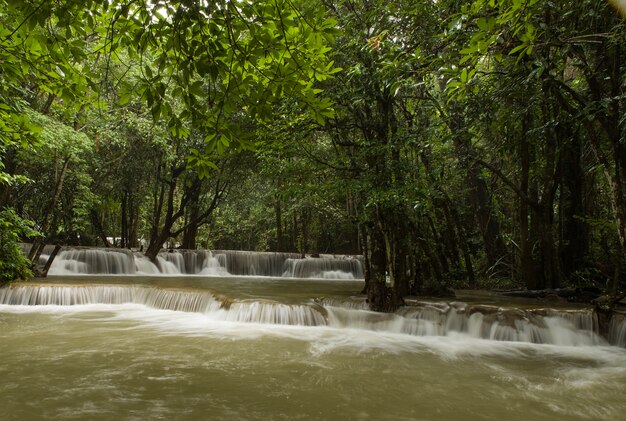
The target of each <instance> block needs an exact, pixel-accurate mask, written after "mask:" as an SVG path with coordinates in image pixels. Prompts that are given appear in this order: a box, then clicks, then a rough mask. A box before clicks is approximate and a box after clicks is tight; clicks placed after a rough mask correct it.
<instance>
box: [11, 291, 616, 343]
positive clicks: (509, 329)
mask: <svg viewBox="0 0 626 421" xmlns="http://www.w3.org/2000/svg"><path fill="white" fill-rule="evenodd" d="M125 303H134V304H140V305H144V306H146V307H149V308H154V309H160V310H172V311H180V312H194V313H202V314H205V315H206V316H207V317H208V318H210V319H212V320H216V321H226V322H238V323H262V324H279V325H297V326H327V327H329V328H335V329H361V330H370V331H380V332H387V333H395V334H406V335H417V336H454V335H465V336H468V337H473V338H479V339H488V340H497V341H514V342H528V343H536V344H554V345H562V346H592V345H607V344H608V343H610V344H612V345H617V346H621V347H624V346H626V318H625V317H621V318H620V317H616V318H614V319H613V322H612V324H611V334H610V335H609V338H608V342H607V341H606V340H604V339H603V338H602V337H601V336H600V335H599V329H598V321H597V318H596V316H595V314H594V313H593V311H591V310H588V309H584V310H556V309H518V308H503V307H496V306H487V305H474V304H466V303H461V302H451V303H447V302H418V303H416V304H415V305H411V306H406V307H403V308H401V309H400V310H398V311H397V312H396V313H392V314H385V313H375V312H371V311H367V310H365V309H364V308H365V303H364V301H363V300H358V299H351V300H347V301H341V300H336V299H319V300H314V301H311V302H309V303H304V304H283V303H279V302H275V301H267V300H230V299H227V298H224V297H217V296H215V295H213V294H212V293H210V292H208V291H202V290H197V291H196V290H193V291H187V290H176V289H163V288H156V287H149V286H106V285H97V286H85V285H81V286H67V285H13V286H9V287H5V288H1V289H0V305H23V306H26V305H28V306H37V305H57V306H71V305H86V304H125Z"/></svg>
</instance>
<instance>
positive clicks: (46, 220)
mask: <svg viewBox="0 0 626 421" xmlns="http://www.w3.org/2000/svg"><path fill="white" fill-rule="evenodd" d="M70 160H71V156H66V157H65V159H64V160H63V166H62V167H61V171H60V173H59V174H58V176H57V180H56V184H55V187H54V194H53V196H52V200H51V202H50V206H49V207H48V209H46V212H45V214H44V217H43V220H42V223H41V228H40V229H41V232H42V234H43V235H44V236H43V237H37V238H36V239H35V241H33V246H32V247H31V249H30V252H29V253H28V258H29V259H30V261H31V262H33V263H37V261H38V260H39V256H40V255H41V252H42V251H43V248H44V246H45V245H46V244H45V243H46V240H47V238H48V237H49V236H50V235H51V232H49V231H50V224H51V222H52V217H53V215H54V211H55V209H56V206H57V203H58V201H59V197H61V192H62V191H63V183H64V182H65V175H66V174H67V169H68V167H69V165H70Z"/></svg>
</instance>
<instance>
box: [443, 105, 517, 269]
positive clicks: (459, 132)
mask: <svg viewBox="0 0 626 421" xmlns="http://www.w3.org/2000/svg"><path fill="white" fill-rule="evenodd" d="M449 127H450V130H451V132H452V136H453V138H454V146H455V150H456V152H457V156H458V159H459V162H460V164H461V165H462V166H463V168H464V169H465V179H466V182H467V187H468V191H467V195H468V199H469V204H470V206H471V208H472V210H473V212H474V215H476V221H477V222H478V227H479V229H480V233H481V235H482V238H483V243H484V247H485V254H486V256H487V264H488V265H489V268H488V270H489V272H491V273H497V274H499V275H500V276H506V275H507V274H508V273H509V271H510V268H509V266H508V263H509V262H508V261H509V255H508V251H507V249H506V245H505V244H504V240H503V239H502V235H501V233H500V221H499V220H498V217H497V215H496V214H495V212H494V211H493V207H492V200H491V194H490V193H489V189H488V188H487V183H485V180H483V179H482V177H481V176H480V165H479V164H478V163H477V162H476V159H475V158H476V156H475V155H476V153H475V151H474V148H473V146H472V142H471V139H470V138H469V135H468V134H467V133H466V129H465V124H464V122H463V119H462V116H461V114H459V113H457V114H456V115H454V116H453V117H451V120H450V122H449Z"/></svg>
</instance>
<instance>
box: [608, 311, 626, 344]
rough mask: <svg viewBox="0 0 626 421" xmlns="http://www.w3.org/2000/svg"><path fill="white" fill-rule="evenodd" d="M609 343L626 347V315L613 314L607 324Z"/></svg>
mask: <svg viewBox="0 0 626 421" xmlns="http://www.w3.org/2000/svg"><path fill="white" fill-rule="evenodd" d="M609 342H610V343H611V344H614V345H617V346H621V347H623V348H624V347H626V315H624V314H614V315H613V317H611V323H610V324H609Z"/></svg>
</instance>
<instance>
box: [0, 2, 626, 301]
mask: <svg viewBox="0 0 626 421" xmlns="http://www.w3.org/2000/svg"><path fill="white" fill-rule="evenodd" d="M0 10H2V12H0V24H1V26H0V79H1V82H2V83H1V84H0V157H1V158H2V161H1V163H0V207H2V208H6V209H7V211H6V212H8V213H3V214H2V215H4V216H3V217H2V218H1V219H0V221H6V222H7V223H8V224H9V225H7V226H11V227H14V226H15V225H10V224H11V223H10V221H11V220H13V219H11V218H12V217H11V218H10V217H9V215H16V214H17V215H20V216H21V217H22V218H26V219H30V220H32V221H35V222H36V226H37V227H38V229H39V230H40V231H41V232H42V233H43V237H41V238H40V239H39V240H37V239H33V238H26V237H28V235H27V236H26V237H24V236H22V237H21V239H22V240H36V241H35V243H36V245H37V246H38V247H37V248H33V251H31V255H30V257H31V259H33V260H34V261H36V260H37V257H38V255H39V253H41V247H42V246H43V245H44V244H46V243H64V244H81V245H100V246H106V247H111V246H119V247H134V248H143V249H144V251H145V252H146V254H147V255H148V256H149V257H152V258H154V257H155V256H156V253H158V251H159V249H160V248H161V247H162V246H163V244H164V243H167V244H168V245H169V246H179V247H183V248H196V247H205V248H215V249H227V248H240V249H254V250H270V251H294V252H299V253H303V254H304V253H310V254H316V253H355V254H356V253H359V254H363V255H364V257H365V262H366V281H367V292H368V296H369V299H370V304H371V306H372V308H374V309H376V310H389V309H393V308H394V307H395V306H397V305H399V304H400V303H401V302H402V298H403V297H404V296H406V295H407V294H426V293H428V294H435V293H445V291H446V290H447V289H448V288H450V287H519V286H523V287H526V288H529V289H541V288H558V287H563V286H576V287H584V286H585V287H586V286H593V287H599V288H604V289H607V290H610V291H612V292H616V291H617V290H618V289H620V288H622V287H623V282H624V279H625V278H624V276H625V274H626V273H625V270H624V258H625V257H626V141H625V133H626V108H625V105H626V104H625V86H626V83H625V81H626V25H625V22H624V20H623V18H622V17H620V15H619V14H618V13H617V12H616V10H615V9H613V7H612V6H611V5H610V4H609V3H608V2H606V1H599V0H582V1H581V0H577V1H575V0H566V1H560V2H558V3H557V2H551V1H538V0H474V1H465V2H458V1H451V0H450V1H448V0H442V1H437V2H412V1H406V0H392V1H385V2H383V1H369V0H360V1H343V0H337V1H319V2H317V1H316V2H297V1H296V2H294V1H271V2H270V1H267V2H266V1H255V2H230V1H217V2H188V1H182V0H181V1H175V2H159V1H139V2H137V1H87V2H77V1H73V0H68V1H65V2H43V3H36V2H14V1H8V0H0ZM11 209H13V210H11ZM11 232H16V229H15V228H11ZM3 238H4V240H3V241H13V242H14V241H15V240H16V237H14V236H12V237H3ZM7 238H8V240H7ZM7 256H10V255H9V254H7ZM11 256H13V255H11ZM3 259H4V257H3ZM15 259H17V257H15ZM6 260H7V261H8V260H11V261H14V258H13V257H11V258H9V257H7V259H6ZM16 276H21V274H18V275H16Z"/></svg>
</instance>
